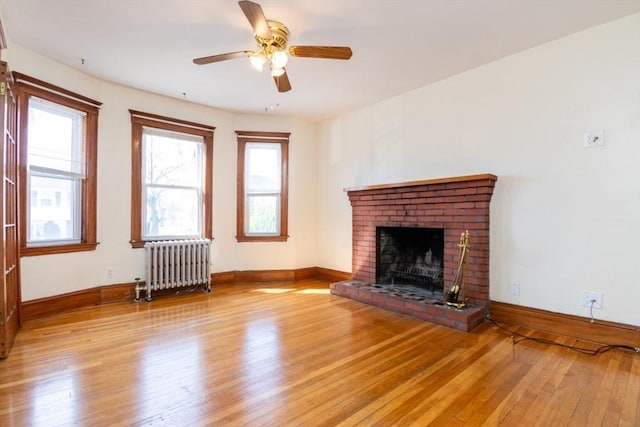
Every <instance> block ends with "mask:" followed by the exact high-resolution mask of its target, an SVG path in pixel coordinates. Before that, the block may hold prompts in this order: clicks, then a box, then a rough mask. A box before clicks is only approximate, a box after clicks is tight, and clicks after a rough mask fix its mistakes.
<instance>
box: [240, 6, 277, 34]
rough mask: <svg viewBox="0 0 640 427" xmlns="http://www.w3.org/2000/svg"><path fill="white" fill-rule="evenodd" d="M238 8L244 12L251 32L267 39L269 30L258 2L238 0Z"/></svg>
mask: <svg viewBox="0 0 640 427" xmlns="http://www.w3.org/2000/svg"><path fill="white" fill-rule="evenodd" d="M238 4H239V5H240V9H242V11H243V12H244V15H245V16H246V17H247V19H248V20H249V23H250V24H251V27H252V28H253V32H254V33H255V34H256V35H258V36H259V37H260V38H263V39H266V40H269V39H270V38H271V37H272V36H271V30H270V29H269V23H268V22H267V18H265V16H264V12H263V11H262V7H260V5H259V4H258V3H254V2H252V1H246V0H241V1H239V2H238Z"/></svg>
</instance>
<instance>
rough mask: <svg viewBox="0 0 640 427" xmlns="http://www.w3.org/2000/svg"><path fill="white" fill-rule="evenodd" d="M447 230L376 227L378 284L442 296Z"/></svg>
mask: <svg viewBox="0 0 640 427" xmlns="http://www.w3.org/2000/svg"><path fill="white" fill-rule="evenodd" d="M443 257H444V230H443V229H441V228H424V227H377V228H376V283H378V284H391V285H396V286H399V287H407V288H413V289H415V290H416V291H417V292H419V293H425V294H429V295H430V296H434V297H437V296H439V297H442V295H443V265H444V263H443Z"/></svg>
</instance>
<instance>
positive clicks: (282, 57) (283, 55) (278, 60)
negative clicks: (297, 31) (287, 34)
mask: <svg viewBox="0 0 640 427" xmlns="http://www.w3.org/2000/svg"><path fill="white" fill-rule="evenodd" d="M288 61H289V56H288V55H287V52H285V51H284V50H277V51H275V52H273V53H272V54H271V64H273V66H274V67H276V68H284V67H285V66H286V65H287V62H288Z"/></svg>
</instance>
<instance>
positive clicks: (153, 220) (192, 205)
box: [143, 187, 202, 238]
mask: <svg viewBox="0 0 640 427" xmlns="http://www.w3.org/2000/svg"><path fill="white" fill-rule="evenodd" d="M146 201H147V203H146V208H145V212H144V217H143V219H144V236H143V237H145V238H147V237H150V238H153V237H160V236H161V237H174V236H175V237H189V236H200V234H201V233H200V224H201V219H200V218H201V215H202V213H201V212H202V203H201V199H200V194H199V191H198V190H196V189H175V188H164V187H160V188H158V187H147V191H146Z"/></svg>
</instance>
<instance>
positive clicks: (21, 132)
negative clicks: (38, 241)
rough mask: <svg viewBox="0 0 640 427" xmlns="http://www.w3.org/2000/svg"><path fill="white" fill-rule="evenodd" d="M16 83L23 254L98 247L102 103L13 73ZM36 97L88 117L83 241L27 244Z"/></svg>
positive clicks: (84, 249)
mask: <svg viewBox="0 0 640 427" xmlns="http://www.w3.org/2000/svg"><path fill="white" fill-rule="evenodd" d="M13 78H14V80H15V82H16V85H15V88H16V95H17V96H16V99H17V107H18V143H19V145H20V165H19V167H20V175H19V179H20V220H21V221H20V256H33V255H48V254H58V253H68V252H83V251H92V250H95V248H96V246H98V241H97V237H96V224H97V218H96V212H97V187H98V177H97V168H98V112H99V109H100V106H101V105H102V103H101V102H98V101H95V100H93V99H91V98H87V97H85V96H82V95H79V94H77V93H74V92H71V91H69V90H67V89H64V88H61V87H59V86H55V85H52V84H50V83H47V82H45V81H42V80H39V79H36V78H34V77H30V76H27V75H25V74H22V73H18V72H15V71H14V72H13ZM31 96H35V97H38V98H41V99H45V100H47V101H50V102H54V103H56V104H60V105H63V106H66V107H69V108H73V109H75V110H78V111H82V112H84V113H86V118H85V132H86V134H85V138H86V140H85V162H86V165H85V166H86V177H85V179H83V180H82V185H81V187H82V188H81V198H82V206H81V209H80V210H81V214H80V242H79V243H70V244H56V245H47V246H26V244H27V243H26V242H27V227H28V224H27V218H26V212H27V203H28V202H29V200H30V197H29V195H28V194H27V187H28V186H27V185H26V183H27V179H28V171H27V153H28V151H27V149H28V135H27V133H28V117H29V98H30V97H31Z"/></svg>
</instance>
